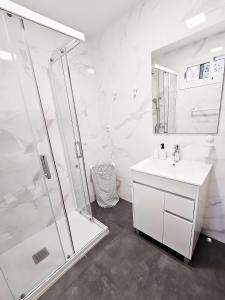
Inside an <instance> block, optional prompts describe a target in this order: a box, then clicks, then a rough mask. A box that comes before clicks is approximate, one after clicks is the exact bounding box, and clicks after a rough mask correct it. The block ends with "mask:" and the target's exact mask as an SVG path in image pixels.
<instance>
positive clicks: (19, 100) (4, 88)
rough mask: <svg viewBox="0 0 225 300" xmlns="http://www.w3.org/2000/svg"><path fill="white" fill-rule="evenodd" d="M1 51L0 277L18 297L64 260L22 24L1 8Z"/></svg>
mask: <svg viewBox="0 0 225 300" xmlns="http://www.w3.org/2000/svg"><path fill="white" fill-rule="evenodd" d="M12 41H14V42H12ZM15 44H17V46H18V45H19V46H20V47H15ZM0 54H1V55H0V72H1V82H0V99H1V101H0V107H1V108H0V114H1V118H0V190H1V195H0V269H1V274H2V275H1V278H0V280H2V278H5V279H6V282H7V286H8V287H9V289H10V290H11V293H12V294H13V296H14V298H15V299H20V298H23V297H25V295H27V294H28V293H29V292H30V291H31V290H32V289H34V288H35V287H36V286H37V284H39V283H40V282H41V281H43V280H45V279H46V278H47V277H48V276H50V275H51V274H52V273H53V272H55V271H56V270H57V269H58V268H59V267H60V266H62V265H63V264H64V263H65V261H66V259H65V253H64V251H63V248H62V243H61V239H60V237H59V233H58V227H57V226H56V222H55V217H54V213H53V204H52V202H51V196H52V195H51V193H50V192H49V187H48V184H47V181H50V180H55V174H54V171H52V172H51V174H52V179H47V178H46V177H45V176H44V172H43V166H42V165H41V160H40V155H46V157H47V158H48V157H49V156H50V150H49V148H46V147H45V146H44V141H45V139H46V137H45V133H44V131H43V130H44V128H45V125H44V122H43V120H42V118H41V111H40V107H39V106H38V101H37V100H38V99H37V94H36V90H35V87H34V83H33V75H32V72H31V66H30V62H29V59H28V57H27V52H26V47H25V45H24V39H23V29H22V27H21V23H20V19H19V18H17V17H15V16H12V15H9V14H6V13H3V12H1V14H0ZM22 71H23V75H24V76H23V77H22V76H21V72H22ZM25 87H26V91H25ZM24 91H25V92H24ZM35 124H36V126H37V127H38V128H36V129H35V127H34V125H35ZM38 136H39V140H40V144H39V145H38V140H37V137H38ZM49 161H50V160H49ZM50 170H51V167H50ZM57 195H58V190H55V191H54V197H55V198H56V199H57V197H59V198H60V195H58V196H57ZM69 246H70V247H71V244H70V245H69ZM70 251H72V250H71V249H70ZM1 293H2V291H1ZM1 296H2V294H1ZM3 299H7V295H3Z"/></svg>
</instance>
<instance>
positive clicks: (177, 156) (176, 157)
mask: <svg viewBox="0 0 225 300" xmlns="http://www.w3.org/2000/svg"><path fill="white" fill-rule="evenodd" d="M172 155H173V159H174V162H175V163H176V162H178V161H179V160H180V147H179V145H174V151H173V153H172Z"/></svg>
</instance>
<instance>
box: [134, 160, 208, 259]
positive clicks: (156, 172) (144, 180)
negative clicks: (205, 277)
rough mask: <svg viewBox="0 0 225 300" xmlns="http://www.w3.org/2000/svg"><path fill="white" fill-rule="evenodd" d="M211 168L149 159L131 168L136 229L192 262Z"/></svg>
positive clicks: (187, 162)
mask: <svg viewBox="0 0 225 300" xmlns="http://www.w3.org/2000/svg"><path fill="white" fill-rule="evenodd" d="M211 168H212V165H211V164H206V163H204V162H197V161H184V160H182V161H180V162H178V163H176V164H174V163H173V161H172V160H169V159H168V160H165V161H160V160H154V159H152V158H149V159H147V160H144V161H142V162H140V163H138V164H136V165H135V166H133V167H132V168H131V173H132V195H133V224H134V228H135V229H137V230H140V231H142V232H144V233H145V234H147V235H149V236H151V237H152V238H154V239H155V240H157V241H159V242H160V243H163V244H165V245H167V246H168V247H170V248H172V249H173V250H175V251H176V252H178V253H180V254H182V255H183V256H184V257H185V258H186V260H187V259H188V260H190V259H191V258H192V255H193V252H194V249H195V246H196V243H197V240H198V237H199V234H200V232H201V229H202V224H203V217H204V208H205V203H206V198H207V186H208V181H209V175H210V171H211Z"/></svg>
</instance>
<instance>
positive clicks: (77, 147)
mask: <svg viewBox="0 0 225 300" xmlns="http://www.w3.org/2000/svg"><path fill="white" fill-rule="evenodd" d="M74 144H75V151H76V156H77V158H82V149H81V144H80V141H79V140H76V141H75V142H74Z"/></svg>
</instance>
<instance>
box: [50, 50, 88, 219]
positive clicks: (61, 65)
mask: <svg viewBox="0 0 225 300" xmlns="http://www.w3.org/2000/svg"><path fill="white" fill-rule="evenodd" d="M65 51H66V50H65ZM49 74H50V77H51V82H52V88H53V91H54V99H55V105H56V111H57V117H58V123H59V125H60V131H61V133H62V136H63V137H64V143H63V145H64V149H65V152H66V153H67V157H68V166H69V173H70V175H71V179H72V180H71V182H72V184H73V186H74V190H75V197H74V198H75V209H76V210H78V211H79V212H81V213H82V214H83V215H84V216H86V217H88V218H91V216H92V214H91V207H90V202H89V195H88V190H87V184H86V174H85V166H84V161H83V151H82V146H81V137H80V133H79V127H78V122H77V115H76V109H75V105H74V98H73V97H74V95H73V91H72V87H71V81H70V76H69V69H68V64H67V58H66V54H64V55H62V56H60V57H57V56H56V59H55V60H54V59H53V58H52V61H51V64H50V66H49ZM62 99H63V101H62Z"/></svg>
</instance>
